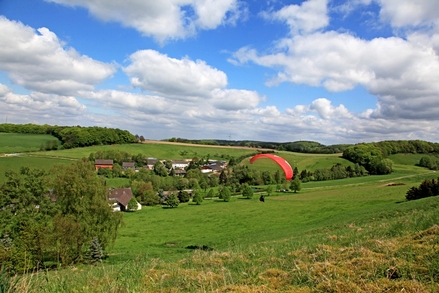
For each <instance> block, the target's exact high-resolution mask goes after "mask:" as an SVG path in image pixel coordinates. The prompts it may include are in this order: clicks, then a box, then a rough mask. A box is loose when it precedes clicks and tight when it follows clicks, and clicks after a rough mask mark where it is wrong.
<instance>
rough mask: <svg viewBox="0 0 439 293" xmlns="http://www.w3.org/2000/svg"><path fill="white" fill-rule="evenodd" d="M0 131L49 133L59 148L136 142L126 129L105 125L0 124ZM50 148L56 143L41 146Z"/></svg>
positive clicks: (134, 137) (53, 147) (55, 145)
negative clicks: (58, 144)
mask: <svg viewBox="0 0 439 293" xmlns="http://www.w3.org/2000/svg"><path fill="white" fill-rule="evenodd" d="M0 132H6V133H23V134H49V135H52V136H54V137H56V138H57V139H58V140H59V141H61V148H64V149H70V148H76V147H86V146H92V145H111V144H127V143H135V142H137V141H138V140H137V138H136V136H134V135H133V134H131V133H130V132H129V131H127V130H121V129H118V128H107V127H98V126H92V127H82V126H57V125H55V126H51V125H47V124H44V125H36V124H11V123H3V124H0ZM42 147H43V148H44V149H47V150H49V149H50V150H52V149H55V147H57V144H53V143H52V142H49V143H48V144H47V145H45V146H42Z"/></svg>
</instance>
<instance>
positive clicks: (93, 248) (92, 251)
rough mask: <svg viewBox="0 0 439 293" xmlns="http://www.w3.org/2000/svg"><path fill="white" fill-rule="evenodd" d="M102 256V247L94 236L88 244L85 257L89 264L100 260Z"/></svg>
mask: <svg viewBox="0 0 439 293" xmlns="http://www.w3.org/2000/svg"><path fill="white" fill-rule="evenodd" d="M103 258H104V251H103V249H102V246H101V244H100V243H99V239H98V238H96V237H94V238H93V239H92V240H91V242H90V246H89V248H88V251H87V254H86V259H87V260H88V261H89V262H90V263H91V264H97V263H99V262H102V259H103Z"/></svg>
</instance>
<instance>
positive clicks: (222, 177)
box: [219, 169, 227, 184]
mask: <svg viewBox="0 0 439 293" xmlns="http://www.w3.org/2000/svg"><path fill="white" fill-rule="evenodd" d="M219 183H220V184H226V183H227V175H226V172H225V171H224V169H223V170H221V173H220V176H219Z"/></svg>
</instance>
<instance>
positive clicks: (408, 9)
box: [377, 0, 439, 27]
mask: <svg viewBox="0 0 439 293" xmlns="http://www.w3.org/2000/svg"><path fill="white" fill-rule="evenodd" d="M377 1H378V3H379V4H380V6H381V9H380V17H381V18H382V20H383V21H385V22H390V24H391V25H392V26H393V27H405V26H431V25H436V26H437V25H438V24H439V18H438V13H437V12H438V11H439V2H438V1H436V0H419V1H411V0H377Z"/></svg>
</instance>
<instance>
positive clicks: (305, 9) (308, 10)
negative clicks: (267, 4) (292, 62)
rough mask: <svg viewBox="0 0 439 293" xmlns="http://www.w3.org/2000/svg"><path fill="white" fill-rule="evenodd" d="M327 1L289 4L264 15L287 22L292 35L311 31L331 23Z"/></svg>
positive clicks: (311, 0) (315, 0)
mask: <svg viewBox="0 0 439 293" xmlns="http://www.w3.org/2000/svg"><path fill="white" fill-rule="evenodd" d="M327 2H328V1H327V0H308V1H305V2H303V3H302V4H301V5H295V4H292V5H288V6H285V7H283V8H282V9H280V10H278V11H275V12H272V13H263V14H262V15H263V16H264V17H266V18H267V19H272V20H278V21H282V22H285V23H286V24H287V25H288V26H289V27H290V31H291V34H292V35H295V34H297V33H299V32H300V33H311V32H314V31H316V30H319V29H322V28H324V27H326V26H327V25H328V24H329V17H328V15H327V12H328V11H327Z"/></svg>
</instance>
